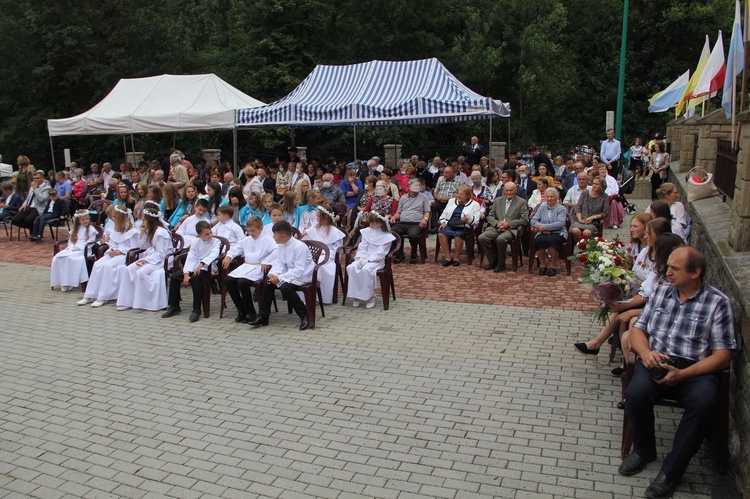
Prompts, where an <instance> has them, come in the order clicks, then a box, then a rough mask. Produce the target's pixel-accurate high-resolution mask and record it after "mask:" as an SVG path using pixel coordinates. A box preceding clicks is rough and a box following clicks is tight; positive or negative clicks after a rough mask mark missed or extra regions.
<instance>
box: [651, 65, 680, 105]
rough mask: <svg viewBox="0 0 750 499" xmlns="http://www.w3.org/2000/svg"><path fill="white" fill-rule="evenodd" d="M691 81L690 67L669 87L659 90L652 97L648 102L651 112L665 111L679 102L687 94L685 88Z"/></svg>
mask: <svg viewBox="0 0 750 499" xmlns="http://www.w3.org/2000/svg"><path fill="white" fill-rule="evenodd" d="M689 82H690V70H689V69H688V70H687V71H685V73H683V75H682V76H680V77H679V78H677V79H676V80H675V81H673V82H672V84H671V85H669V86H668V87H667V88H665V89H664V90H662V91H661V92H657V93H655V94H654V95H653V97H651V98H650V99H649V100H648V102H649V104H650V105H649V106H648V112H649V113H663V112H664V111H666V110H668V109H669V108H671V107H674V106H676V105H677V104H679V102H680V99H682V96H683V95H684V94H685V89H686V88H687V86H688V83H689Z"/></svg>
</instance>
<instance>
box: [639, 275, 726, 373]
mask: <svg viewBox="0 0 750 499" xmlns="http://www.w3.org/2000/svg"><path fill="white" fill-rule="evenodd" d="M635 327H637V328H638V329H640V330H642V331H644V332H646V333H647V334H648V335H649V346H650V347H651V349H652V350H654V351H657V352H660V353H663V354H665V355H669V356H670V357H671V356H675V357H681V358H683V359H690V360H694V361H699V360H703V359H705V358H707V357H708V356H710V355H711V353H712V352H713V351H714V350H737V333H736V330H735V323H734V313H733V311H732V304H731V303H730V302H729V299H728V298H727V297H726V295H724V294H723V293H722V292H721V291H719V290H717V289H716V288H714V287H712V286H709V285H708V284H705V283H704V284H703V285H702V286H701V287H700V289H699V290H698V291H696V293H695V294H694V295H693V296H691V297H690V298H688V299H687V300H685V302H684V303H681V302H680V296H679V292H678V291H677V288H675V287H673V286H659V287H658V288H657V289H655V290H654V292H653V294H652V295H651V298H649V300H648V302H647V303H646V306H645V308H644V309H643V313H641V315H640V317H639V318H638V320H637V321H636V323H635Z"/></svg>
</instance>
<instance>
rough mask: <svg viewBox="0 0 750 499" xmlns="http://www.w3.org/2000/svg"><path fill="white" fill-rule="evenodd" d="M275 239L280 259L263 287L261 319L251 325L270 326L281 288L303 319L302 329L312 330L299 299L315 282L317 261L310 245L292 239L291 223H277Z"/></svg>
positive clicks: (300, 328)
mask: <svg viewBox="0 0 750 499" xmlns="http://www.w3.org/2000/svg"><path fill="white" fill-rule="evenodd" d="M273 238H274V240H275V241H276V243H277V245H278V247H277V249H276V258H275V259H274V261H273V265H272V266H271V269H270V270H269V271H268V280H267V281H266V282H265V283H264V284H263V292H262V293H261V295H262V296H261V302H260V307H259V308H260V310H259V313H258V316H257V317H256V318H255V319H254V320H252V321H250V322H249V323H248V324H250V325H251V326H253V327H258V326H267V325H268V317H269V316H270V315H271V303H272V301H273V294H274V292H275V291H276V288H279V289H280V290H281V294H282V295H283V296H284V299H285V300H286V301H287V303H289V304H290V305H291V306H292V308H293V309H294V311H295V312H296V313H297V316H298V317H299V318H300V323H299V330H300V331H304V330H306V329H307V328H308V327H310V323H309V321H308V317H307V307H305V304H304V303H302V300H300V298H299V296H297V291H298V290H299V288H300V286H302V285H305V284H309V283H310V281H311V280H312V273H313V269H314V268H315V262H314V261H313V259H312V255H311V254H310V250H309V249H308V247H307V244H305V243H303V242H302V241H299V240H297V239H294V238H293V237H292V226H291V225H289V222H286V221H283V222H278V223H276V224H274V226H273Z"/></svg>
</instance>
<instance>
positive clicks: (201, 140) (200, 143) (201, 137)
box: [198, 130, 203, 156]
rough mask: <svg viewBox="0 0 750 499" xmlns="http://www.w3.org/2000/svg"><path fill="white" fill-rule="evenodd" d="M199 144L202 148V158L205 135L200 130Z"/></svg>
mask: <svg viewBox="0 0 750 499" xmlns="http://www.w3.org/2000/svg"><path fill="white" fill-rule="evenodd" d="M198 144H199V145H200V146H201V156H203V135H202V134H201V131H200V130H198Z"/></svg>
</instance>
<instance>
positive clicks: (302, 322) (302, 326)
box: [299, 316, 310, 331]
mask: <svg viewBox="0 0 750 499" xmlns="http://www.w3.org/2000/svg"><path fill="white" fill-rule="evenodd" d="M309 327H310V321H308V320H307V316H305V317H302V318H300V320H299V330H300V331H304V330H306V329H308V328H309Z"/></svg>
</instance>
